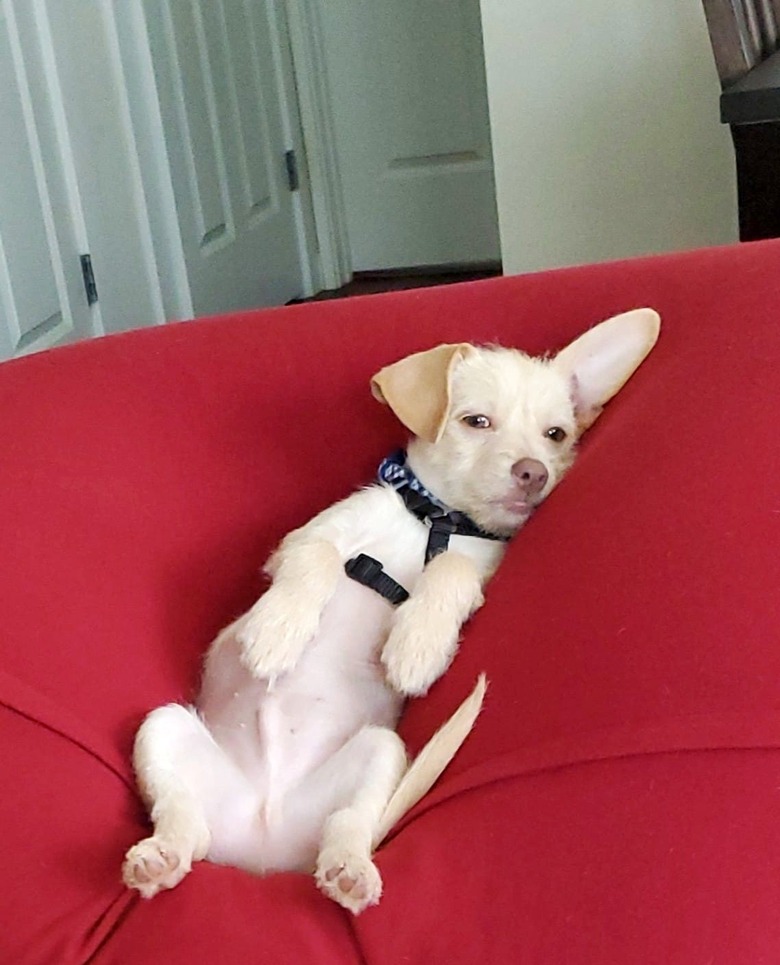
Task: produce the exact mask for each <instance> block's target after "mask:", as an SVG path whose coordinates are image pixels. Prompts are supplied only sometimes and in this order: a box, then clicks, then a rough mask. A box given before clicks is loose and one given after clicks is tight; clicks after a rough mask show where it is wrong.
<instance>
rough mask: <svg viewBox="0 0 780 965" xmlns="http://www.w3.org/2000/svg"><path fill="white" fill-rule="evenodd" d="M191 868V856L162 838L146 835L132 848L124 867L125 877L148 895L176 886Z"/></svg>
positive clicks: (138, 889) (123, 878)
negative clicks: (188, 856) (147, 836)
mask: <svg viewBox="0 0 780 965" xmlns="http://www.w3.org/2000/svg"><path fill="white" fill-rule="evenodd" d="M189 870H190V859H189V858H185V856H184V855H182V854H180V852H179V851H178V849H177V848H176V847H175V846H173V845H170V844H167V843H166V842H164V841H161V840H160V839H159V838H146V839H145V840H144V841H139V843H138V844H136V845H134V847H132V848H130V850H129V851H128V852H127V854H126V855H125V863H124V865H123V867H122V880H123V881H124V883H125V884H126V885H127V887H128V888H134V889H135V890H136V891H138V892H140V893H141V895H142V896H143V897H144V898H152V897H154V895H156V894H157V892H158V891H162V890H164V889H166V888H174V887H175V886H176V885H177V884H178V883H179V882H180V881H181V880H182V878H183V877H184V876H185V875H186V874H187V872H188V871H189Z"/></svg>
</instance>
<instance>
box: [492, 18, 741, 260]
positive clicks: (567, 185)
mask: <svg viewBox="0 0 780 965" xmlns="http://www.w3.org/2000/svg"><path fill="white" fill-rule="evenodd" d="M481 2H482V23H483V31H484V39H485V63H486V71H487V80H488V98H489V102H490V117H491V128H492V138H493V155H494V160H495V170H496V193H497V199H498V212H499V225H500V231H501V244H502V253H503V260H504V270H505V271H506V272H507V273H514V272H520V271H533V270H537V269H542V268H549V267H555V266H561V265H569V264H578V263H584V262H591V261H601V260H606V259H609V258H619V257H628V256H632V255H640V254H645V253H650V252H659V251H668V250H672V249H681V248H690V247H696V246H699V245H714V244H720V243H726V242H730V241H735V240H736V239H737V225H736V219H737V214H736V182H735V172H734V155H733V150H732V147H731V138H730V135H729V132H728V128H727V127H725V126H724V125H721V124H720V122H719V120H718V95H719V92H720V87H719V84H718V78H717V73H716V71H715V66H714V62H713V58H712V53H711V49H710V45H709V38H708V36H707V28H706V23H705V19H704V13H703V8H702V4H701V0H652V2H648V0H481Z"/></svg>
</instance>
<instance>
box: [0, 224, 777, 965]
mask: <svg viewBox="0 0 780 965" xmlns="http://www.w3.org/2000/svg"><path fill="white" fill-rule="evenodd" d="M638 305H651V306H653V307H655V308H657V309H658V310H659V311H660V312H661V315H662V317H663V330H662V334H661V339H660V342H659V344H658V346H657V348H656V350H655V351H654V352H653V354H652V355H651V356H650V358H649V360H648V361H647V363H646V364H645V365H644V366H643V367H642V368H641V369H640V371H639V372H638V374H637V375H636V376H635V377H634V378H633V379H632V380H631V382H630V383H629V385H628V386H627V387H626V388H625V389H624V390H623V392H622V393H621V394H620V396H618V398H617V399H616V400H615V401H614V402H613V403H612V404H611V405H610V406H609V408H608V410H607V412H606V413H605V415H604V416H603V417H602V418H601V420H600V421H599V422H598V423H597V425H596V426H595V427H594V429H593V430H592V431H591V433H590V434H589V436H588V438H587V440H586V442H585V444H584V446H583V449H582V453H581V456H580V459H579V462H578V464H577V466H576V468H575V469H574V471H573V472H572V473H571V474H570V476H569V477H568V478H567V479H566V480H565V481H564V483H563V484H562V486H561V487H560V488H559V489H558V490H557V491H556V492H555V493H554V494H553V496H552V497H551V498H550V499H549V500H548V501H547V503H545V505H544V506H543V507H542V509H541V510H540V511H539V512H538V514H537V515H536V517H535V518H534V519H533V520H532V521H531V522H530V523H529V524H528V526H527V527H526V528H525V529H524V530H523V531H522V532H521V533H520V535H519V536H518V538H517V539H516V540H515V541H514V543H513V544H512V546H511V547H510V550H509V553H508V555H507V557H506V560H505V562H504V564H503V566H502V568H501V570H500V572H499V574H498V576H497V577H496V578H495V580H494V581H493V583H492V584H491V586H490V588H489V591H488V602H487V605H486V606H485V607H484V609H483V610H482V611H481V612H480V613H479V614H478V615H477V616H476V617H475V619H474V620H473V621H472V623H471V624H470V625H469V627H468V629H467V632H466V634H465V637H464V640H463V644H462V648H461V652H460V654H459V656H458V658H457V660H456V661H455V664H454V666H453V667H452V669H451V670H450V672H449V673H448V674H447V676H446V677H445V678H444V679H443V680H442V681H440V682H439V683H438V684H437V685H436V686H435V687H434V688H433V690H432V691H431V693H430V694H429V696H428V697H427V698H425V699H423V700H419V701H415V702H413V703H411V704H410V705H409V706H408V709H407V712H406V715H405V719H404V721H403V725H402V729H403V733H404V735H405V737H406V739H407V740H408V743H409V745H410V747H411V748H412V749H415V748H418V747H419V746H420V745H421V744H422V743H423V742H424V741H425V740H426V739H427V737H428V736H429V735H430V733H431V732H432V731H433V729H434V728H435V727H436V726H437V725H438V724H439V723H440V722H441V721H442V720H443V719H444V718H445V717H446V716H447V715H448V714H449V713H450V712H451V710H452V709H453V708H454V706H455V705H456V704H457V702H458V701H459V700H460V699H461V698H462V697H463V696H465V694H466V693H467V692H468V691H469V690H470V688H471V686H472V685H473V682H474V678H475V677H476V675H477V673H478V672H479V671H480V670H483V669H484V670H486V671H487V672H488V675H489V677H490V680H491V687H490V690H489V693H488V699H487V703H486V707H485V710H484V712H483V715H482V716H481V718H480V720H479V722H478V724H477V727H476V730H475V732H474V733H473V735H472V736H471V737H470V739H469V741H468V742H467V744H466V745H465V746H464V747H463V749H462V750H461V752H460V754H459V755H458V757H457V758H456V759H455V761H454V762H453V764H452V765H451V767H450V768H449V770H448V771H447V773H446V774H445V775H444V777H443V778H442V780H441V781H440V783H439V784H438V785H437V787H436V788H434V790H433V791H432V792H431V794H430V795H429V796H428V797H427V798H426V799H425V801H424V802H422V803H421V804H420V805H419V806H418V807H417V808H416V809H415V810H414V811H413V812H412V813H411V814H410V815H408V816H407V818H406V819H405V820H404V821H403V822H402V825H401V826H400V828H398V829H397V830H396V832H395V833H394V835H393V836H392V838H391V839H390V840H389V841H388V842H387V843H386V845H385V846H384V847H383V848H382V850H381V852H380V853H379V857H378V861H379V864H380V866H381V870H382V874H383V876H384V880H385V894H384V897H383V899H382V902H381V904H380V905H379V906H378V907H377V908H374V909H370V910H369V911H367V912H366V913H365V914H363V915H362V916H360V917H359V918H357V919H352V918H351V917H350V916H349V915H348V914H347V913H345V912H343V911H342V910H341V909H340V908H338V907H337V906H336V905H334V904H332V903H330V902H329V901H327V900H326V899H325V898H324V897H322V895H320V894H319V893H318V892H317V891H316V889H315V887H314V885H313V884H312V882H311V880H309V879H308V878H306V877H303V876H297V875H281V876H277V877H271V878H268V879H260V878H254V877H251V876H249V875H247V874H245V873H243V872H240V871H237V870H234V869H231V868H219V867H215V866H213V865H208V864H201V865H199V866H198V867H197V868H196V869H195V871H194V872H193V874H192V875H190V876H189V877H188V878H187V880H186V881H185V882H184V883H183V884H182V885H181V886H180V887H179V888H177V889H176V890H175V891H172V892H170V893H167V894H163V895H161V896H159V897H157V898H155V899H153V900H152V901H149V902H144V901H142V900H140V899H139V898H138V896H137V895H135V894H131V893H130V892H129V891H126V890H125V889H124V888H123V887H122V884H121V882H120V879H119V869H120V863H121V859H122V855H123V853H124V851H125V849H126V848H127V847H128V846H129V845H130V844H131V843H132V842H134V841H135V840H137V839H138V838H139V836H141V835H142V834H143V833H144V830H145V817H144V813H143V809H142V807H141V805H140V803H139V801H138V799H137V797H136V794H135V791H134V787H133V781H132V777H131V773H130V767H129V755H130V747H131V741H132V737H133V733H134V731H135V729H136V727H137V726H138V723H139V722H140V720H141V718H142V717H143V715H144V714H145V713H146V712H147V711H148V710H149V709H150V708H152V707H154V706H155V705H158V704H160V703H163V702H165V701H173V700H187V699H188V698H190V697H191V696H192V695H193V693H194V691H195V688H196V686H197V682H198V673H199V664H200V659H201V655H202V653H203V652H204V650H205V648H206V646H207V644H208V643H209V641H210V639H211V638H212V636H213V635H214V633H215V631H216V630H217V629H218V628H219V627H221V626H222V625H223V624H225V623H226V622H227V621H228V620H230V619H231V618H233V617H234V616H235V615H236V614H237V613H239V611H241V610H242V608H244V607H246V606H247V605H248V604H249V603H250V602H252V601H253V600H254V598H255V596H256V594H257V593H258V591H259V589H260V587H261V581H260V577H259V566H260V564H261V562H262V561H263V559H264V558H265V556H266V554H267V553H268V551H269V550H270V548H271V547H272V546H273V545H274V544H275V543H276V541H277V540H278V539H279V538H280V537H281V536H282V534H284V533H285V532H286V531H287V530H289V529H290V528H292V527H293V526H295V525H297V524H299V523H301V522H302V521H304V520H306V519H307V518H308V517H309V516H311V515H312V514H313V513H314V512H315V511H317V510H319V509H320V508H321V507H323V506H324V505H326V504H328V503H329V502H331V501H333V500H335V499H336V498H338V497H340V496H342V495H344V494H346V493H347V492H349V491H350V489H351V488H352V487H354V486H356V485H358V484H360V483H361V482H363V481H367V480H369V479H370V478H371V477H372V475H373V472H374V467H375V466H376V464H377V463H378V461H379V459H380V457H381V456H383V455H384V454H385V453H386V452H387V451H388V450H389V449H390V448H391V447H393V446H395V445H397V444H398V443H399V442H401V441H403V437H402V434H401V430H400V428H399V426H398V425H397V424H396V423H395V421H394V420H393V417H392V415H391V414H390V412H389V411H388V410H387V409H386V408H384V407H382V406H379V405H377V403H376V402H375V401H373V400H372V398H371V396H370V394H369V391H368V378H369V376H370V375H371V374H372V373H373V372H374V371H375V370H376V369H378V368H379V367H380V366H382V365H384V364H386V363H387V362H389V361H390V360H393V359H396V358H398V357H400V356H401V355H403V354H405V353H408V352H410V351H414V350H418V349H422V348H425V347H429V346H431V345H433V344H436V343H437V342H440V341H456V340H471V341H477V342H484V341H492V340H500V341H501V342H503V343H505V344H508V345H519V346H522V347H524V348H527V349H530V350H532V351H540V350H544V349H548V348H553V347H556V346H560V345H562V344H563V343H564V342H566V341H567V340H568V339H570V338H571V337H572V336H574V335H575V334H577V333H579V332H580V331H581V330H582V329H584V328H585V327H587V326H589V325H590V324H592V323H594V322H596V321H598V320H600V319H602V318H605V317H607V316H608V315H611V314H614V313H616V312H620V311H623V310H625V309H629V308H632V307H635V306H638ZM779 409H780V243H771V242H770V243H762V244H759V245H754V246H751V245H747V246H743V247H738V248H725V249H716V250H706V251H700V252H694V253H690V254H684V255H679V256H670V257H661V258H652V259H645V260H639V261H632V262H624V263H620V264H611V265H603V266H598V267H587V268H582V269H575V270H567V271H561V272H552V273H544V274H539V275H532V276H528V277H519V278H506V279H497V280H494V281H486V282H477V283H473V284H465V285H456V286H453V287H447V288H442V289H438V290H436V289H430V290H424V291H423V290H416V291H412V292H407V293H399V294H393V295H388V296H372V297H370V298H362V299H354V300H347V301H336V302H327V301H326V302H320V303H315V304H309V305H303V306H297V307H291V308H285V309H280V310H273V311H266V312H247V313H245V314H241V315H234V316H230V317H225V318H219V319H210V320H204V321H198V322H192V323H185V324H181V325H171V326H166V327H162V328H158V329H154V330H144V331H139V332H133V333H130V334H127V335H122V336H118V337H112V338H106V339H102V340H99V341H94V342H89V343H84V344H80V345H77V346H75V347H72V348H67V349H61V350H55V351H52V352H47V353H43V354H40V355H36V356H34V357H31V358H28V359H24V360H21V361H15V362H9V363H5V364H3V365H0V480H1V484H0V534H1V541H0V546H1V547H2V553H1V555H0V595H1V597H2V603H1V607H0V613H2V631H1V632H0V647H1V648H2V664H1V665H0V666H1V667H2V671H1V672H0V721H1V724H2V726H0V784H1V786H2V792H1V793H0V832H1V837H0V841H1V842H2V844H1V848H2V855H3V859H4V860H3V872H4V874H3V877H4V885H3V888H2V900H0V961H2V962H8V963H14V965H22V963H36V965H37V963H56V965H60V963H62V965H67V963H74V962H90V963H99V965H104V963H105V965H107V963H115V965H129V963H152V962H164V963H190V965H191V963H198V962H209V963H211V962H223V961H224V962H241V963H254V962H258V963H259V962H269V963H274V965H285V963H290V965H300V963H308V962H311V963H318V965H319V963H323V965H327V963H351V962H355V963H357V962H370V963H372V965H379V963H386V965H397V963H402V962H403V963H425V965H431V963H447V965H458V963H463V965H466V963H474V962H498V963H503V962H507V963H509V962H532V963H533V965H559V963H566V965H633V963H642V965H661V963H663V965H706V963H708V962H712V963H718V965H742V963H744V965H758V963H772V965H774V963H777V962H779V961H780V754H779V753H778V745H779V744H780V613H779V612H778V611H779V609H780V548H779V544H780V442H779V441H778V434H777V426H778V411H779Z"/></svg>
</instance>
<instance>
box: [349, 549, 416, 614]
mask: <svg viewBox="0 0 780 965" xmlns="http://www.w3.org/2000/svg"><path fill="white" fill-rule="evenodd" d="M344 570H345V572H346V574H347V576H349V577H351V578H352V579H353V580H355V582H356V583H362V584H363V586H367V587H368V588H369V589H370V590H375V591H376V592H377V593H378V594H379V595H380V596H383V597H384V598H385V599H386V600H387V601H388V602H390V603H392V604H393V606H398V605H399V604H401V603H403V602H404V600H408V599H409V593H408V592H407V591H406V590H405V589H404V588H403V587H402V586H401V584H400V583H396V581H395V580H394V579H393V578H392V576H389V575H388V574H387V573H385V571H384V570H383V569H382V564H381V563H380V562H379V560H375V559H374V557H373V556H366V554H365V553H361V554H360V555H359V556H355V557H353V559H351V560H347V562H346V563H345V564H344Z"/></svg>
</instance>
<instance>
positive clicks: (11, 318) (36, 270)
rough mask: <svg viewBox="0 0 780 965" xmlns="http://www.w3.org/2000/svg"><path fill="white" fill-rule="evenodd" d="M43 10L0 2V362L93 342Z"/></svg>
mask: <svg viewBox="0 0 780 965" xmlns="http://www.w3.org/2000/svg"><path fill="white" fill-rule="evenodd" d="M45 19H46V11H45V7H44V6H42V5H41V4H38V5H37V6H36V9H35V11H33V8H32V7H31V5H30V4H29V0H26V2H24V3H22V2H21V0H19V2H17V3H12V2H10V0H3V2H2V4H0V131H2V159H3V176H2V178H0V358H9V357H11V356H14V355H22V354H25V353H27V352H32V351H35V350H37V349H42V348H48V347H50V346H52V345H56V344H58V343H62V342H67V341H72V340H75V339H77V338H83V337H85V336H88V335H92V334H94V329H93V324H92V312H91V311H90V309H89V306H88V305H87V301H86V297H85V294H84V289H83V283H82V277H81V264H80V259H79V245H78V244H77V239H76V234H75V228H74V217H73V215H74V212H73V211H72V208H71V198H70V197H69V195H68V191H67V186H66V177H65V169H64V161H63V153H62V152H63V151H64V150H66V146H65V145H63V144H62V143H61V142H58V141H57V139H56V137H55V133H54V132H55V125H54V115H53V109H52V108H53V104H52V98H53V97H56V96H57V89H58V88H57V78H56V76H55V74H54V72H53V70H52V69H51V67H50V61H47V59H46V58H45V57H44V56H42V43H43V42H44V40H45V33H44V34H43V35H42V34H41V30H40V27H41V23H42V22H44V25H45Z"/></svg>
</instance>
